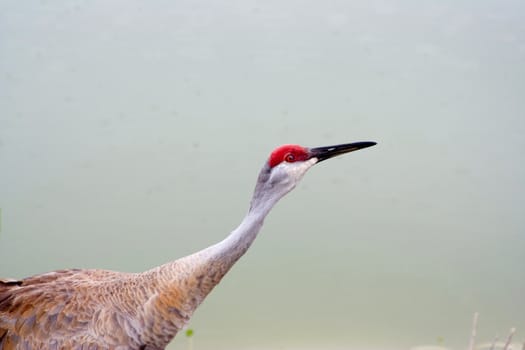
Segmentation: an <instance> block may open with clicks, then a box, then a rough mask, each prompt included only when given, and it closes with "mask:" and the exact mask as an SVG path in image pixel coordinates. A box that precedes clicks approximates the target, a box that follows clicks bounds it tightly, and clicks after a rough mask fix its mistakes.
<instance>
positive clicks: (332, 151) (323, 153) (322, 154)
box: [310, 141, 377, 162]
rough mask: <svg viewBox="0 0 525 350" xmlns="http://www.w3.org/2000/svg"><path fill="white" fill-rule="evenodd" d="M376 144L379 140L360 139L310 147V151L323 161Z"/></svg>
mask: <svg viewBox="0 0 525 350" xmlns="http://www.w3.org/2000/svg"><path fill="white" fill-rule="evenodd" d="M375 145H377V142H375V141H359V142H352V143H345V144H340V145H334V146H327V147H317V148H312V149H310V152H311V156H313V157H316V158H318V159H319V161H320V162H321V161H323V160H325V159H330V158H333V157H335V156H338V155H341V154H345V153H349V152H353V151H357V150H360V149H363V148H367V147H372V146H375Z"/></svg>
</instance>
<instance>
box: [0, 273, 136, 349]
mask: <svg viewBox="0 0 525 350" xmlns="http://www.w3.org/2000/svg"><path fill="white" fill-rule="evenodd" d="M132 275H133V274H125V273H119V272H113V271H105V270H60V271H54V272H50V273H46V274H42V275H37V276H33V277H28V278H26V279H22V280H10V279H9V280H8V279H0V349H2V350H12V349H13V350H15V349H25V348H28V349H31V348H33V349H39V348H50V347H51V348H52V347H53V346H55V344H56V346H57V348H76V347H77V346H79V345H81V346H80V347H79V348H84V347H85V346H86V344H88V347H89V349H92V348H93V349H98V348H100V349H110V348H112V347H111V346H108V342H111V341H123V340H125V339H126V335H124V334H119V333H118V332H119V328H120V329H122V328H121V326H122V325H121V324H118V322H123V321H122V320H125V319H126V315H125V314H124V315H123V316H122V312H121V310H119V309H118V307H116V308H115V309H114V310H111V311H110V312H108V306H109V307H110V308H111V307H112V306H114V304H115V303H114V300H113V299H111V298H114V296H113V295H112V293H111V292H115V290H117V289H118V283H120V282H121V281H123V280H124V281H125V280H126V279H127V278H129V277H130V276H132ZM108 285H109V286H110V287H109V288H108ZM105 301H108V302H107V303H105ZM109 301H111V302H109ZM103 308H104V314H112V312H113V313H114V315H113V317H104V318H103V319H97V318H96V315H100V313H101V311H102V310H103ZM117 316H119V317H117ZM120 316H122V317H120ZM115 319H116V320H117V321H115ZM100 322H107V323H105V324H104V327H103V328H104V329H105V330H106V331H107V327H110V326H112V327H110V329H111V328H114V330H115V332H108V334H107V336H103V337H99V335H98V334H97V333H96V324H99V323H100ZM121 332H122V330H121ZM110 333H111V334H110ZM100 342H103V343H100ZM130 348H131V347H130Z"/></svg>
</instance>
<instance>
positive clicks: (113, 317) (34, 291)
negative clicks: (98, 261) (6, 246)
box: [0, 252, 229, 350]
mask: <svg viewBox="0 0 525 350" xmlns="http://www.w3.org/2000/svg"><path fill="white" fill-rule="evenodd" d="M204 256H206V254H203V252H201V253H197V254H194V255H192V256H189V257H186V258H183V259H180V260H177V261H175V262H171V263H168V264H165V265H162V266H160V267H157V268H154V269H152V270H149V271H146V272H143V273H122V272H115V271H106V270H77V269H73V270H60V271H54V272H50V273H46V274H42V275H37V276H33V277H29V278H25V279H22V280H19V281H17V280H0V349H2V350H15V349H17V350H21V349H32V350H37V349H38V350H40V349H42V350H43V349H56V350H66V349H92V350H103V349H104V350H113V349H115V350H124V349H128V350H134V349H137V350H138V349H144V350H146V349H148V350H154V349H155V350H157V349H164V348H165V347H166V345H167V344H168V343H169V342H170V341H171V339H172V338H173V337H174V336H175V335H176V334H177V332H178V331H179V330H180V329H181V328H183V327H184V325H185V324H186V323H187V322H188V321H189V319H190V317H191V315H192V314H193V311H194V310H195V309H196V308H197V306H198V305H199V304H200V303H201V302H202V300H203V299H204V297H205V296H206V295H207V294H208V293H209V292H210V291H211V290H212V289H213V287H214V286H215V285H217V283H218V282H219V281H220V279H221V278H222V276H224V274H225V273H226V272H227V270H228V269H229V266H227V265H224V264H221V263H220V262H218V261H215V263H213V262H211V264H212V265H211V266H212V268H210V265H208V267H204V266H203V265H202V264H199V263H195V261H197V260H198V261H202V260H204V261H206V260H207V259H206V258H205V257H204ZM208 263H210V262H208Z"/></svg>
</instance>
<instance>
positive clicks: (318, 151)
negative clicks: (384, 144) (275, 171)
mask: <svg viewBox="0 0 525 350" xmlns="http://www.w3.org/2000/svg"><path fill="white" fill-rule="evenodd" d="M375 144H376V143H375V142H371V141H361V142H353V143H345V144H340V145H334V146H326V147H315V148H308V147H303V146H299V145H283V146H280V147H277V148H276V149H275V150H274V151H273V152H272V153H271V154H270V157H269V158H268V165H269V167H270V168H275V167H278V166H280V165H281V164H283V165H282V166H283V167H293V164H294V163H296V165H302V164H304V163H305V162H306V163H307V164H310V166H308V167H307V169H308V168H310V167H311V166H312V165H314V164H316V163H319V162H321V161H323V160H326V159H330V158H333V157H335V156H338V155H341V154H345V153H349V152H353V151H357V150H359V149H362V148H366V147H370V146H374V145H375ZM307 169H305V171H306V170H307Z"/></svg>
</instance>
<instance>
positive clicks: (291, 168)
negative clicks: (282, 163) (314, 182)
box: [285, 158, 317, 181]
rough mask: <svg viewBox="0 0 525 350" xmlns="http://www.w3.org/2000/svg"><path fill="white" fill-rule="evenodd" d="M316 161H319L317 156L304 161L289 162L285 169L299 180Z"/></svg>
mask: <svg viewBox="0 0 525 350" xmlns="http://www.w3.org/2000/svg"><path fill="white" fill-rule="evenodd" d="M315 163H317V158H310V159H308V160H305V161H304V162H296V163H288V166H287V167H286V168H285V170H286V172H287V173H288V175H289V176H290V177H291V178H293V179H295V181H299V180H301V178H302V177H303V176H304V174H305V173H306V172H307V171H308V169H310V168H311V167H312V166H314V164H315Z"/></svg>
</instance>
